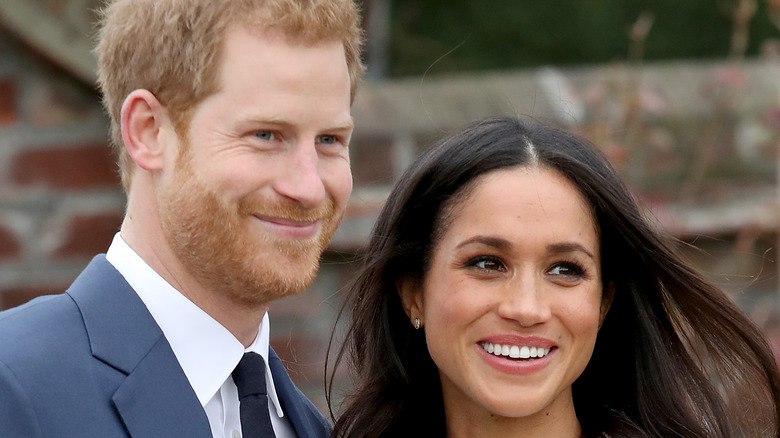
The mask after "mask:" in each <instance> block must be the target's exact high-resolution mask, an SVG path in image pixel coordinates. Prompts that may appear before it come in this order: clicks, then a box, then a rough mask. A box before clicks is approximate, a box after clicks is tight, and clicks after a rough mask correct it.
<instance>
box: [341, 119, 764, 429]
mask: <svg viewBox="0 0 780 438" xmlns="http://www.w3.org/2000/svg"><path fill="white" fill-rule="evenodd" d="M345 309H346V310H347V311H348V313H349V315H350V316H351V318H352V322H351V324H350V326H349V329H348V331H347V335H346V340H345V344H344V348H343V350H342V351H341V353H340V354H339V356H338V357H339V359H338V361H341V360H342V359H344V358H346V360H347V362H348V363H349V364H350V366H351V368H352V371H353V372H354V376H355V379H356V380H355V387H354V391H353V392H351V393H350V395H348V396H347V398H346V399H345V403H344V406H339V407H336V410H338V411H339V412H340V414H339V417H338V418H337V421H336V423H335V429H334V436H336V437H361V438H365V437H418V436H421V437H445V436H446V437H451V438H453V437H482V436H484V437H494V438H495V437H502V436H508V437H580V436H585V437H611V438H618V437H659V438H660V437H664V438H668V437H685V438H692V437H700V438H705V437H706V438H712V437H778V436H780V401H779V400H780V374H779V373H778V370H777V367H776V364H775V362H774V359H773V356H772V352H771V350H770V349H769V347H768V346H767V343H766V342H765V340H764V339H763V337H762V335H761V333H760V331H759V330H758V329H757V328H756V327H755V326H754V325H753V324H752V323H751V322H750V321H749V319H748V318H747V317H746V316H745V315H744V314H743V313H742V312H741V311H740V310H739V309H738V308H737V307H736V306H735V305H734V304H733V303H732V302H731V301H730V300H729V298H728V297H727V296H726V295H725V294H724V293H723V292H722V291H720V290H719V289H717V288H715V287H714V286H712V285H711V284H710V283H708V282H707V281H706V280H704V279H703V278H702V277H701V276H700V275H699V274H697V273H696V272H695V271H694V270H692V269H691V268H690V267H689V266H688V265H686V264H685V263H683V262H682V261H681V260H680V259H679V258H678V257H677V256H676V255H675V253H674V251H673V250H672V249H671V248H670V247H669V246H668V245H667V243H665V239H664V238H663V237H662V236H661V235H659V234H658V233H657V231H656V230H655V229H654V228H653V227H652V226H650V225H649V224H648V222H647V221H646V220H645V219H644V218H643V216H642V214H641V213H640V211H639V209H638V208H637V206H636V204H635V202H634V201H633V199H632V197H631V196H630V194H629V192H628V191H627V190H626V189H625V187H624V185H623V184H622V182H621V180H620V179H619V177H618V175H617V174H616V172H615V171H614V170H613V168H612V167H611V166H610V165H609V163H608V161H607V160H606V159H605V158H604V157H603V156H602V155H601V154H600V153H599V152H598V151H597V150H596V149H595V148H594V147H593V146H592V145H590V144H589V143H588V142H586V141H585V140H583V139H581V138H578V137H576V136H573V135H571V134H568V133H566V132H562V131H559V130H556V129H553V128H550V127H546V126H544V125H542V124H538V123H527V122H525V121H523V120H520V119H515V118H501V119H493V120H486V121H482V122H479V123H477V124H474V125H472V126H470V127H468V128H466V129H464V130H462V131H460V132H458V133H456V134H453V135H451V136H449V137H447V138H445V139H443V140H441V141H439V142H438V143H437V144H435V145H434V146H432V147H431V148H430V149H428V150H427V151H426V152H425V153H424V154H423V155H422V156H421V157H420V158H419V159H418V160H417V161H416V162H415V163H414V164H413V165H412V166H411V167H410V168H409V169H408V171H407V172H406V173H405V175H404V176H403V177H402V178H401V179H400V181H399V183H398V184H397V185H396V187H395V188H394V190H393V191H392V193H391V195H390V197H389V198H388V200H387V203H386V205H385V207H384V209H383V211H382V213H381V214H380V216H379V219H378V221H377V224H376V226H375V228H374V231H373V234H372V237H371V239H370V242H369V244H368V247H367V253H366V254H365V259H364V265H363V266H362V268H361V270H360V272H359V274H358V275H357V277H356V279H355V281H354V283H353V284H352V285H351V287H350V290H349V296H348V300H347V303H346V307H345Z"/></svg>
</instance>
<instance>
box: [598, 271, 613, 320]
mask: <svg viewBox="0 0 780 438" xmlns="http://www.w3.org/2000/svg"><path fill="white" fill-rule="evenodd" d="M601 294H602V295H601V310H600V311H599V329H600V328H601V324H603V323H604V318H606V317H607V312H608V311H609V307H610V306H611V305H612V300H613V299H614V298H615V282H613V281H610V282H609V283H608V284H607V285H606V287H604V290H603V291H602V292H601Z"/></svg>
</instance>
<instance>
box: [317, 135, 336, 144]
mask: <svg viewBox="0 0 780 438" xmlns="http://www.w3.org/2000/svg"><path fill="white" fill-rule="evenodd" d="M320 143H322V144H333V143H336V136H335V135H321V136H320Z"/></svg>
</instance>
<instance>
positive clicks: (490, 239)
mask: <svg viewBox="0 0 780 438" xmlns="http://www.w3.org/2000/svg"><path fill="white" fill-rule="evenodd" d="M472 243H480V244H482V245H487V246H491V247H493V248H498V249H506V248H510V247H511V246H512V243H511V242H510V241H508V240H506V239H503V238H501V237H494V236H482V235H479V236H474V237H471V238H468V239H466V240H464V241H463V242H460V243H459V244H458V246H457V247H456V248H460V247H463V246H466V245H470V244H472Z"/></svg>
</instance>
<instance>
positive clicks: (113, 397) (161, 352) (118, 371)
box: [0, 255, 330, 438]
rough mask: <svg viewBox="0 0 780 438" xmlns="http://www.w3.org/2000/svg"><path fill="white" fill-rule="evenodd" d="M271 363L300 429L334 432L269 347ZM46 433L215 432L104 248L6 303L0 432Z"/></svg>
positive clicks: (25, 437)
mask: <svg viewBox="0 0 780 438" xmlns="http://www.w3.org/2000/svg"><path fill="white" fill-rule="evenodd" d="M269 366H270V368H271V373H272V374H273V376H274V383H275V385H276V390H277V392H278V394H279V398H280V400H281V404H282V407H283V409H284V413H285V415H286V416H287V417H288V418H289V419H290V421H291V422H292V425H293V427H294V428H295V431H296V432H297V433H298V436H299V437H301V438H308V437H327V436H329V434H330V425H329V424H328V422H327V420H325V418H324V417H322V415H321V414H320V413H319V412H318V411H317V409H316V408H315V407H314V406H313V405H312V404H311V402H310V401H309V400H308V399H306V397H305V396H304V395H303V394H302V393H301V392H300V391H299V390H298V389H297V388H296V387H295V385H294V384H293V383H292V381H291V380H290V377H289V376H288V375H287V372H286V371H285V369H284V366H283V365H282V363H281V361H280V360H279V357H278V356H277V355H276V353H275V352H274V351H273V350H271V353H270V359H269ZM48 436H51V437H100V438H110V437H128V436H132V437H143V438H152V437H166V438H169V437H187V438H197V437H203V438H207V437H210V436H211V429H210V428H209V423H208V419H207V418H206V413H205V412H204V410H203V407H202V406H201V405H200V403H199V401H198V399H197V397H196V396H195V392H194V391H193V390H192V387H191V386H190V384H189V381H188V380H187V377H186V376H185V375H184V371H182V369H181V367H180V366H179V363H178V361H177V360H176V356H175V355H174V354H173V350H171V347H170V345H169V344H168V341H167V340H166V339H165V336H163V333H162V331H161V330H160V328H159V327H158V326H157V323H155V321H154V319H153V318H152V316H151V314H150V313H149V312H148V310H147V309H146V307H145V306H144V304H143V302H142V301H141V299H140V298H139V297H138V295H137V294H136V293H135V292H134V291H133V290H132V289H131V288H130V286H129V285H128V284H127V282H126V281H125V279H124V278H123V277H122V275H121V274H119V272H118V271H117V270H116V269H114V267H113V265H111V264H110V263H109V262H108V261H107V260H106V258H105V256H103V255H99V256H97V257H95V258H94V259H93V260H92V262H91V263H90V264H89V266H87V268H86V269H85V270H84V272H82V273H81V275H80V276H79V277H78V278H77V279H76V281H75V282H74V283H73V285H72V286H71V287H70V288H69V289H68V290H67V291H66V292H65V293H64V294H60V295H50V296H46V297H41V298H37V299H35V300H32V301H30V302H29V303H27V304H24V305H22V306H19V307H16V308H14V309H10V310H7V311H4V312H0V437H2V438H17V437H18V438H34V437H48Z"/></svg>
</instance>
